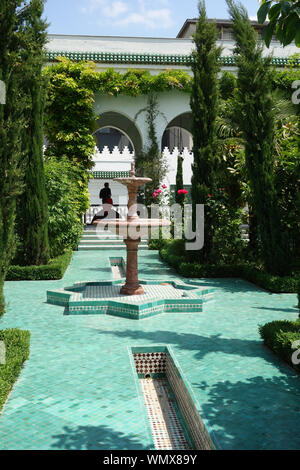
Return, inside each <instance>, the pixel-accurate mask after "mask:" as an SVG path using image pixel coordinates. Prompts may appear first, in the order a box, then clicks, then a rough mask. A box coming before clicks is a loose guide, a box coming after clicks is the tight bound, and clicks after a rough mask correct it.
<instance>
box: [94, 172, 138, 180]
mask: <svg viewBox="0 0 300 470" xmlns="http://www.w3.org/2000/svg"><path fill="white" fill-rule="evenodd" d="M91 175H92V177H93V178H94V179H107V178H128V177H129V176H130V172H129V171H91Z"/></svg>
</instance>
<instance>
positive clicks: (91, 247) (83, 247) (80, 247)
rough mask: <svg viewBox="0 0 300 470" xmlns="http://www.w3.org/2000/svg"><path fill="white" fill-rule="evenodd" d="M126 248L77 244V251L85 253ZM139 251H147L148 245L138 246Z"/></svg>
mask: <svg viewBox="0 0 300 470" xmlns="http://www.w3.org/2000/svg"><path fill="white" fill-rule="evenodd" d="M125 248H126V247H125V245H124V244H122V245H86V244H81V243H80V244H79V245H78V251H87V250H124V249H125ZM139 249H140V250H148V245H139Z"/></svg>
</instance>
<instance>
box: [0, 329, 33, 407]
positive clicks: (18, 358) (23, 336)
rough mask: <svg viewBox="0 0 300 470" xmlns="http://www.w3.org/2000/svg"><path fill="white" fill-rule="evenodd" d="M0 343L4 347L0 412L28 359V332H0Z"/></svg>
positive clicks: (0, 375)
mask: <svg viewBox="0 0 300 470" xmlns="http://www.w3.org/2000/svg"><path fill="white" fill-rule="evenodd" d="M0 341H3V342H4V345H5V356H4V359H5V361H2V360H1V362H4V364H2V363H0V411H1V409H2V407H3V405H4V403H5V401H6V399H7V397H8V395H9V393H10V392H11V390H12V388H13V385H14V383H15V381H16V380H17V378H18V376H19V374H20V372H21V369H22V366H23V364H24V362H25V361H26V360H27V359H28V357H29V343H30V333H29V331H22V330H18V329H12V330H0Z"/></svg>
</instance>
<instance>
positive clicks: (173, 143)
mask: <svg viewBox="0 0 300 470" xmlns="http://www.w3.org/2000/svg"><path fill="white" fill-rule="evenodd" d="M161 147H162V150H164V149H165V148H166V147H167V148H168V149H169V151H170V152H172V151H173V150H174V148H175V147H176V148H178V150H179V152H182V151H183V149H185V148H186V149H188V150H189V151H192V149H193V137H192V113H183V114H180V115H179V116H177V117H176V118H174V119H173V120H172V121H171V122H169V124H168V125H167V127H166V129H165V132H164V134H163V137H162V145H161Z"/></svg>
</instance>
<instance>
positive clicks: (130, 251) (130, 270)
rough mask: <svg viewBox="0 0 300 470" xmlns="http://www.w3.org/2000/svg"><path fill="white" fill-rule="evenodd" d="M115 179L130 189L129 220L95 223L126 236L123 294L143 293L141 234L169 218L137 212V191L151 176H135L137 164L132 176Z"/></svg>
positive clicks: (166, 223)
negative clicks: (142, 217) (141, 280)
mask: <svg viewBox="0 0 300 470" xmlns="http://www.w3.org/2000/svg"><path fill="white" fill-rule="evenodd" d="M114 181H117V182H118V183H121V184H123V185H124V186H126V187H127V190H128V215H127V220H122V219H108V220H106V219H103V220H96V221H95V222H94V224H95V225H100V226H103V227H104V226H107V227H108V229H109V230H111V231H112V232H115V233H117V234H118V235H123V236H124V242H125V245H126V252H127V261H126V283H125V285H124V286H123V287H122V288H121V290H120V293H121V294H123V295H142V294H144V293H145V291H144V288H143V287H142V286H141V285H140V284H139V278H138V246H139V244H140V242H141V235H142V234H144V235H145V234H147V235H148V232H149V231H150V230H152V229H154V228H161V227H168V226H170V225H171V223H170V221H169V220H164V219H141V218H140V217H139V215H138V214H137V211H136V208H137V191H138V189H139V187H140V186H143V185H144V184H147V183H150V182H151V181H152V180H151V179H150V178H137V177H136V176H135V165H134V163H132V165H131V173H130V178H115V179H114ZM133 235H135V237H133Z"/></svg>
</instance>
